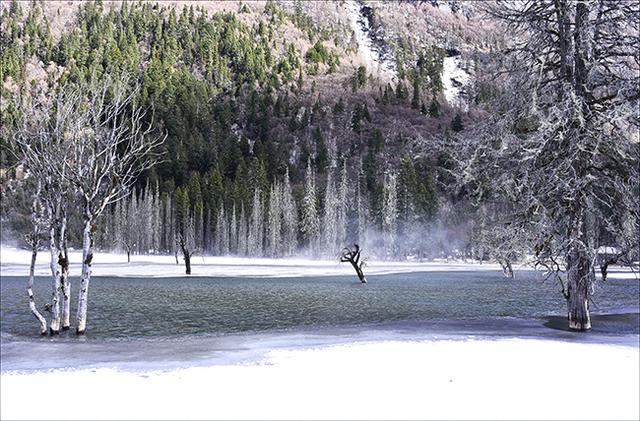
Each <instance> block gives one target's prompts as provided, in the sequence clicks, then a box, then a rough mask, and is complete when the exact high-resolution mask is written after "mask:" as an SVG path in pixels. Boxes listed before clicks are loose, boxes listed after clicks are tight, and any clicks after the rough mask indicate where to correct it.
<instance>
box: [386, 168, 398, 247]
mask: <svg viewBox="0 0 640 421" xmlns="http://www.w3.org/2000/svg"><path fill="white" fill-rule="evenodd" d="M384 181H385V182H384V201H383V204H382V230H383V233H384V249H385V253H386V255H387V256H388V257H394V256H395V252H396V236H397V218H398V193H397V179H396V176H395V174H387V175H386V176H385V180H384Z"/></svg>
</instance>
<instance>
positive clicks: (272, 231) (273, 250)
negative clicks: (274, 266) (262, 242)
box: [266, 182, 282, 257]
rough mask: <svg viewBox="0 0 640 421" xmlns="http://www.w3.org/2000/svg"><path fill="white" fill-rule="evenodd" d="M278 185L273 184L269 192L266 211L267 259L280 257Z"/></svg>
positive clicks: (280, 216)
mask: <svg viewBox="0 0 640 421" xmlns="http://www.w3.org/2000/svg"><path fill="white" fill-rule="evenodd" d="M280 190H281V189H280V185H279V184H278V183H277V182H275V183H273V184H272V185H271V190H270V192H269V209H268V211H267V239H266V240H267V241H266V243H267V246H266V254H267V256H269V257H278V256H279V255H281V250H282V243H281V235H282V207H281V198H280Z"/></svg>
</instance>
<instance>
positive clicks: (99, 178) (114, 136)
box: [64, 76, 166, 334]
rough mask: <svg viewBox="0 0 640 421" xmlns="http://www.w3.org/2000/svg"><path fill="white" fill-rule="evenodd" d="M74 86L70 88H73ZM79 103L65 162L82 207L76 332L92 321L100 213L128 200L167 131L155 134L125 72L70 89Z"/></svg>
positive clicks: (136, 92) (137, 88)
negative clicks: (93, 267)
mask: <svg viewBox="0 0 640 421" xmlns="http://www.w3.org/2000/svg"><path fill="white" fill-rule="evenodd" d="M68 89H71V88H68ZM71 90H72V92H74V93H75V92H77V94H75V95H77V96H78V97H79V98H81V101H80V103H79V104H78V107H77V114H76V115H75V120H76V121H77V124H78V126H79V131H78V134H77V135H76V136H75V137H74V138H73V140H74V141H72V142H67V143H66V148H65V154H64V161H65V162H66V163H67V164H68V166H69V168H70V169H71V170H70V172H69V177H68V178H69V180H70V182H71V185H72V186H73V188H74V190H75V191H76V193H77V195H78V197H79V199H80V203H81V209H82V218H83V230H82V274H81V279H80V291H79V295H78V310H77V315H76V319H77V320H76V321H77V325H76V333H78V334H83V333H84V332H85V331H86V328H87V327H86V324H87V297H88V291H89V282H90V280H91V264H92V261H93V248H94V238H95V234H96V230H97V225H96V224H97V221H98V217H99V216H100V215H101V214H102V213H103V212H104V211H105V209H106V208H107V206H109V205H110V204H112V203H115V202H117V201H118V200H121V199H123V198H124V197H126V196H127V195H128V194H129V193H130V187H131V186H132V185H133V183H134V182H135V180H136V178H137V177H138V175H139V174H140V173H142V172H143V171H145V170H147V169H149V168H151V167H152V166H153V165H155V164H156V163H157V162H158V156H157V154H156V153H154V151H155V150H156V147H157V146H159V145H160V144H161V143H162V142H163V141H164V139H165V137H166V136H152V130H153V125H152V123H150V122H146V119H145V117H146V111H145V110H144V109H142V108H141V107H140V106H139V104H137V103H136V98H137V96H138V91H139V87H138V86H137V85H135V86H133V87H131V86H130V85H129V81H128V79H127V78H126V77H124V76H123V77H119V78H112V77H105V78H104V79H103V80H101V81H95V80H94V81H92V82H90V83H88V84H86V86H80V87H78V88H73V89H71Z"/></svg>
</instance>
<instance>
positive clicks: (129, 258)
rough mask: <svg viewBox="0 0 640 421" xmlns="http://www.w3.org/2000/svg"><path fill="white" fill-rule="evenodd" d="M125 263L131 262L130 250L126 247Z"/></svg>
mask: <svg viewBox="0 0 640 421" xmlns="http://www.w3.org/2000/svg"><path fill="white" fill-rule="evenodd" d="M127 263H131V250H129V249H127Z"/></svg>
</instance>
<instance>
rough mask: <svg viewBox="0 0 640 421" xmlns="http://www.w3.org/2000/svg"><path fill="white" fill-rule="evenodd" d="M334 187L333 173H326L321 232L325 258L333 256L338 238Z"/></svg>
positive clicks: (330, 171)
mask: <svg viewBox="0 0 640 421" xmlns="http://www.w3.org/2000/svg"><path fill="white" fill-rule="evenodd" d="M337 202H338V200H337V197H336V192H335V186H334V184H333V171H332V170H331V169H329V171H327V185H326V188H325V191H324V217H323V221H322V232H323V254H324V255H325V256H326V257H329V256H333V255H334V254H335V251H336V250H335V248H336V242H337V237H338V231H337V229H338V227H337V225H336V217H337V215H336V213H337V212H336V211H337V209H336V207H337V205H338V203H337Z"/></svg>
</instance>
